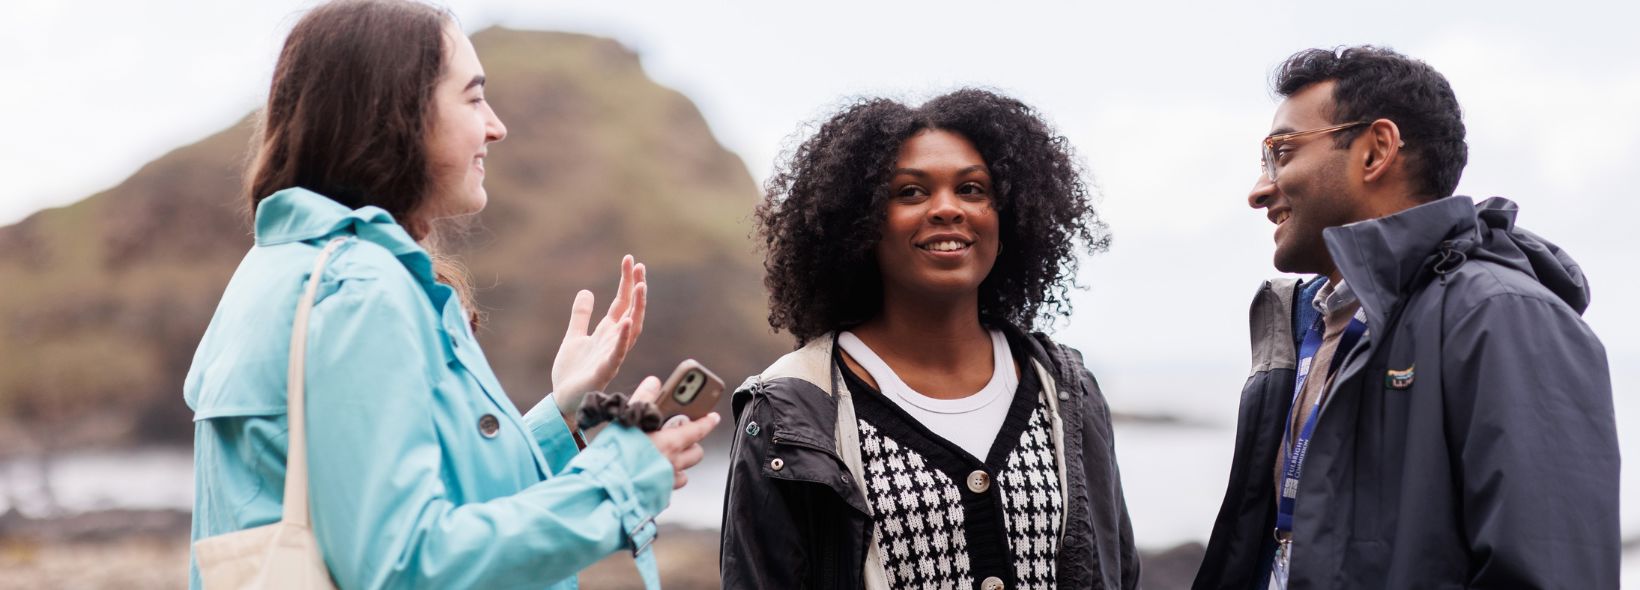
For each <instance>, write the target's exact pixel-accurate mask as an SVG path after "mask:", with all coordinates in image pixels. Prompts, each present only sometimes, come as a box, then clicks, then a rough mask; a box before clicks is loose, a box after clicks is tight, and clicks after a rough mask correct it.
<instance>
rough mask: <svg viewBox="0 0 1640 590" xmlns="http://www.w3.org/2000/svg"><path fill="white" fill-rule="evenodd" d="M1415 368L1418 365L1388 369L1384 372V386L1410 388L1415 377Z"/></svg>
mask: <svg viewBox="0 0 1640 590" xmlns="http://www.w3.org/2000/svg"><path fill="white" fill-rule="evenodd" d="M1417 368H1418V365H1412V366H1410V367H1407V368H1405V369H1401V370H1399V371H1397V370H1395V369H1390V370H1389V371H1387V372H1385V373H1384V386H1385V387H1388V388H1390V389H1402V390H1405V389H1411V388H1412V380H1413V378H1414V377H1416V375H1415V370H1416V369H1417Z"/></svg>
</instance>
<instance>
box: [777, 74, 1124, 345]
mask: <svg viewBox="0 0 1640 590" xmlns="http://www.w3.org/2000/svg"><path fill="white" fill-rule="evenodd" d="M930 129H937V130H943V131H950V132H953V133H956V134H958V135H961V136H963V137H964V138H966V139H967V140H968V141H970V142H972V143H973V144H974V147H975V148H977V149H978V150H979V153H980V155H981V157H983V158H984V159H985V164H986V166H987V167H988V168H989V169H990V173H991V178H992V184H993V187H994V191H993V198H994V205H993V206H994V207H995V208H996V209H997V212H998V217H999V226H1000V227H999V230H1000V232H999V233H1000V235H999V238H1000V242H1001V244H1002V251H1001V252H1000V253H999V254H998V256H997V261H996V265H995V266H994V267H992V269H991V274H990V275H988V276H987V277H986V278H985V280H984V281H983V282H982V283H981V284H980V288H979V313H980V321H981V322H982V323H984V324H985V325H988V326H1000V325H1004V324H1006V325H1012V326H1016V327H1020V328H1025V329H1029V328H1032V327H1034V326H1035V324H1036V322H1037V320H1038V319H1042V318H1045V317H1049V316H1051V315H1055V314H1058V315H1064V314H1068V313H1069V312H1070V307H1071V306H1070V302H1069V300H1068V299H1067V295H1068V294H1069V290H1070V288H1072V287H1074V286H1076V283H1075V278H1076V268H1077V259H1076V251H1075V245H1076V243H1077V242H1080V243H1081V244H1083V245H1085V246H1086V248H1087V251H1088V252H1089V253H1090V254H1091V253H1094V252H1099V251H1102V250H1105V249H1106V248H1107V247H1108V246H1109V243H1110V238H1109V234H1108V232H1107V231H1106V226H1105V224H1104V223H1103V222H1101V221H1100V220H1099V217H1098V216H1097V214H1096V213H1095V212H1094V209H1093V206H1092V203H1091V202H1090V189H1089V188H1088V183H1087V182H1085V181H1084V177H1085V174H1084V172H1083V170H1082V168H1081V166H1080V165H1079V164H1078V163H1077V160H1076V159H1075V157H1074V156H1073V154H1072V150H1071V147H1070V143H1069V142H1068V141H1067V140H1066V139H1065V138H1064V137H1063V136H1060V135H1058V134H1057V133H1056V132H1055V131H1054V130H1053V129H1052V128H1051V127H1049V125H1048V124H1047V123H1046V122H1044V121H1043V120H1042V118H1041V116H1040V115H1039V114H1038V113H1037V112H1036V110H1035V109H1032V108H1031V107H1029V106H1027V105H1025V104H1024V103H1022V102H1020V101H1018V100H1015V99H1013V98H1009V97H1007V96H1002V95H1000V94H996V93H993V92H989V91H985V90H977V89H962V90H958V91H955V92H951V93H949V94H945V95H943V96H940V97H938V98H935V99H933V100H930V101H928V102H926V103H924V104H922V105H921V106H918V107H915V108H912V107H909V106H906V105H904V104H901V103H899V102H896V101H893V100H888V99H882V98H875V99H862V100H859V101H856V102H854V103H853V104H851V105H849V106H847V107H845V108H843V109H842V112H840V113H837V114H836V115H834V116H832V117H831V118H830V119H828V120H826V121H825V122H824V123H822V124H820V126H819V128H818V129H817V130H816V131H815V132H814V134H813V135H812V136H811V137H808V138H807V139H806V140H805V141H803V142H802V143H801V144H800V145H799V146H798V147H797V148H796V149H795V150H793V151H791V152H789V153H788V154H787V156H786V157H785V158H784V161H783V162H782V163H781V165H780V166H779V168H778V169H777V170H776V172H775V175H774V176H773V177H772V178H770V179H769V181H768V184H767V185H766V187H765V191H766V194H765V197H764V200H763V202H762V203H761V204H759V205H758V207H757V210H756V213H755V214H754V217H755V220H756V224H757V236H758V239H759V240H760V242H761V246H762V248H763V250H764V252H765V254H766V257H765V258H764V261H763V267H764V270H765V271H766V276H765V278H764V281H763V282H764V285H765V286H767V287H768V290H769V325H770V326H772V327H773V328H775V329H776V330H786V331H788V332H790V333H791V334H792V336H794V337H795V338H796V339H797V343H798V345H799V346H801V345H802V344H804V343H806V342H808V341H809V340H810V339H812V338H815V337H817V336H820V335H823V334H826V333H828V332H831V331H834V330H840V329H846V328H849V327H852V326H855V325H858V324H860V323H861V322H864V321H866V320H868V319H871V318H872V317H873V316H874V315H876V314H877V313H878V311H880V309H881V306H882V298H883V291H882V277H881V274H880V272H879V269H878V268H877V260H876V256H875V255H874V247H875V246H876V244H877V242H878V241H879V240H880V239H881V236H882V225H883V220H884V218H885V215H886V213H887V206H888V199H889V187H888V181H889V176H890V170H891V169H892V168H893V166H894V162H895V159H896V158H897V157H898V154H899V150H900V144H901V143H903V142H905V140H906V139H908V138H910V137H911V136H912V135H915V134H917V133H918V132H920V131H923V130H930Z"/></svg>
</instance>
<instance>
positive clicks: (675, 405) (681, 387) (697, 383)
mask: <svg viewBox="0 0 1640 590" xmlns="http://www.w3.org/2000/svg"><path fill="white" fill-rule="evenodd" d="M721 397H723V380H722V379H719V378H718V376H717V375H714V374H712V371H710V370H708V369H707V368H706V366H705V365H702V364H700V363H699V362H696V361H695V359H684V361H683V362H681V363H678V368H677V369H674V370H673V371H672V376H671V377H667V378H666V382H665V383H664V384H662V385H661V396H660V399H659V400H657V401H656V402H655V408H656V409H658V410H660V413H661V418H662V419H666V420H670V419H671V418H672V417H674V416H680V415H681V416H688V417H689V419H690V420H699V419H701V418H702V417H704V416H706V414H708V413H711V411H712V408H715V407H717V402H718V399H719V398H721Z"/></svg>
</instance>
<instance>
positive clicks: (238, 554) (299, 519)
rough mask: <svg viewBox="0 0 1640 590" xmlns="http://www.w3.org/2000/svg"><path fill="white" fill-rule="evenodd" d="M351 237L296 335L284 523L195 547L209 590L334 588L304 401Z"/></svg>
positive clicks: (305, 303)
mask: <svg viewBox="0 0 1640 590" xmlns="http://www.w3.org/2000/svg"><path fill="white" fill-rule="evenodd" d="M345 240H346V238H336V239H334V240H331V241H330V242H329V243H327V244H325V248H324V250H323V251H321V252H320V253H319V259H318V261H317V262H314V264H313V274H312V275H309V276H308V282H307V289H306V290H305V291H304V292H303V293H302V299H301V302H300V303H298V304H297V306H296V321H295V322H294V324H293V325H292V326H291V334H290V370H289V373H288V374H287V375H286V377H285V381H286V385H285V392H286V396H287V399H286V400H285V414H286V421H287V422H289V426H290V436H289V439H290V444H289V447H288V448H287V449H286V453H285V505H284V515H283V516H282V517H281V518H280V519H279V522H276V523H273V524H269V525H263V526H259V527H256V528H252V529H245V530H242V531H235V532H232V533H227V534H223V535H217V536H215V537H211V538H208V539H201V540H200V541H199V542H197V543H194V558H195V559H196V560H198V562H199V576H200V578H201V579H202V580H203V581H204V583H205V588H207V589H208V590H238V589H253V588H255V589H274V588H278V589H285V588H290V589H304V590H311V589H331V588H335V587H336V585H335V584H334V583H332V582H331V581H330V572H329V571H328V570H326V569H325V561H324V558H323V557H322V556H321V555H320V553H319V540H318V539H316V538H314V536H313V528H312V527H311V526H310V525H309V522H310V521H309V514H308V469H307V467H308V466H307V417H306V416H305V415H304V410H305V409H306V408H307V403H306V399H305V397H304V396H303V389H304V383H303V382H304V381H305V375H306V370H305V363H304V361H305V360H306V358H307V328H308V315H309V313H310V312H312V311H313V299H314V297H315V294H316V293H317V292H318V289H319V277H320V276H322V273H323V271H324V269H325V263H326V262H328V261H329V260H330V256H331V254H334V253H335V252H336V248H337V247H339V246H341V244H342V242H343V241H345Z"/></svg>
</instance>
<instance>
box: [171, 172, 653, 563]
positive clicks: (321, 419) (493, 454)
mask: <svg viewBox="0 0 1640 590" xmlns="http://www.w3.org/2000/svg"><path fill="white" fill-rule="evenodd" d="M339 236H340V237H346V238H347V240H346V242H344V243H343V244H342V246H341V248H340V249H339V250H338V251H337V253H336V254H335V256H334V258H332V260H331V262H330V263H329V265H328V266H327V267H326V268H325V270H324V272H323V276H322V277H321V279H320V280H321V282H320V284H319V290H318V301H317V303H316V305H315V307H314V308H313V315H312V319H311V324H310V328H309V335H308V359H307V406H308V407H307V423H308V427H307V429H308V437H309V442H308V456H309V459H308V462H309V465H310V467H309V470H310V472H311V473H310V482H309V485H310V488H311V489H310V493H311V496H312V498H313V500H312V504H311V505H312V512H313V525H314V532H315V534H316V535H317V536H318V539H319V546H320V548H321V551H322V552H323V554H324V558H325V564H326V565H327V566H328V567H329V568H330V572H331V576H332V577H333V578H334V579H335V581H336V582H337V583H338V585H340V586H341V587H342V588H376V587H436V588H474V587H480V588H542V587H551V588H574V587H575V585H576V581H575V573H576V572H577V571H579V570H580V569H582V568H584V567H586V566H588V565H591V564H592V563H593V562H596V561H598V560H599V559H600V558H602V557H604V556H606V555H608V554H610V553H612V552H615V551H617V550H619V549H622V548H629V549H630V548H633V547H647V545H648V541H650V540H652V539H653V537H654V523H653V517H654V515H655V514H656V513H658V512H659V511H660V510H661V509H662V508H664V507H665V506H666V505H667V502H668V501H669V500H670V496H671V491H672V468H671V464H670V463H669V462H668V461H667V460H666V458H665V457H663V456H661V454H660V453H658V452H657V451H656V450H655V447H654V446H653V445H652V444H650V442H649V439H648V438H647V437H645V436H644V434H643V433H641V432H638V431H636V430H633V429H630V428H626V427H622V426H611V427H609V428H607V429H605V430H604V431H603V433H602V434H601V435H599V436H598V438H597V439H596V440H595V441H593V442H592V443H591V444H590V445H589V446H588V447H587V448H586V449H584V450H579V451H577V445H576V443H575V438H574V436H573V435H572V434H571V432H570V430H569V427H568V426H567V425H566V424H565V423H564V420H563V419H562V418H561V417H560V416H559V413H558V409H557V406H556V404H555V403H554V402H553V400H552V398H551V396H548V398H547V399H545V400H542V402H541V403H539V404H537V405H536V406H535V408H534V409H532V410H530V412H529V413H528V414H525V415H522V416H520V415H519V413H518V410H517V408H515V407H514V406H513V404H512V402H511V401H509V400H508V399H507V395H506V394H505V393H503V392H502V391H501V385H500V383H498V382H497V381H496V378H495V375H494V374H493V373H492V372H491V371H490V366H489V363H488V362H487V361H486V360H485V358H484V353H483V352H482V351H480V350H479V347H478V342H477V341H476V340H474V338H473V334H472V331H471V329H470V328H469V327H468V324H467V321H466V317H467V316H466V313H465V311H464V310H463V309H462V306H461V303H460V301H459V299H460V298H459V297H456V296H455V292H454V291H453V290H452V289H451V288H450V287H449V286H447V285H443V284H439V283H437V282H436V281H435V280H434V277H433V271H432V262H431V259H430V258H429V257H428V254H427V252H426V251H425V250H423V249H422V248H421V247H420V246H418V245H417V244H416V243H415V241H414V240H412V239H411V238H410V236H409V234H407V233H406V232H405V231H404V229H403V228H402V227H400V226H399V225H397V224H396V223H394V221H393V219H392V217H391V216H389V215H388V214H387V212H385V211H383V210H381V209H378V208H375V207H364V208H362V209H358V210H349V209H348V208H346V207H344V206H342V205H341V204H338V203H336V202H335V201H332V200H330V199H328V198H325V197H324V196H321V195H319V194H317V193H314V192H311V191H307V190H303V189H299V188H295V189H287V190H284V191H280V192H278V193H276V194H274V195H273V196H271V197H269V198H267V199H266V200H264V201H262V203H261V204H260V205H259V206H258V208H257V211H256V246H255V247H254V248H252V249H251V251H250V253H248V254H246V256H245V259H244V261H243V262H241V263H240V266H239V269H238V270H237V271H236V272H235V273H234V276H233V280H232V281H231V282H230V283H229V284H228V288H227V291H226V292H225V293H223V295H222V302H221V304H220V305H219V306H218V307H217V310H216V315H215V316H214V317H213V318H211V325H210V328H209V329H208V330H207V331H206V333H205V337H204V340H203V341H202V342H200V345H199V350H198V352H196V353H195V355H194V363H193V367H192V368H191V369H189V371H188V378H187V382H186V384H185V385H184V397H185V398H186V400H187V402H188V405H189V407H191V408H193V410H194V412H195V413H194V485H195V490H194V522H193V539H194V540H196V541H197V540H199V539H203V538H206V537H211V536H215V535H220V534H223V533H228V532H232V531H236V530H240V529H245V528H250V527H255V526H260V525H264V524H269V523H272V522H275V521H277V520H279V516H280V506H281V500H282V497H283V495H284V474H285V448H286V442H287V441H286V438H285V436H286V422H285V372H286V368H287V362H288V358H289V357H288V354H289V349H290V334H291V323H292V321H293V319H294V317H295V311H296V303H297V299H298V297H299V295H300V289H301V288H302V286H303V284H304V281H305V280H306V278H307V275H308V274H309V273H310V272H311V269H312V266H313V262H314V260H315V258H316V256H317V255H318V253H319V250H320V248H321V247H322V246H323V245H324V243H325V242H327V241H329V240H330V239H331V238H334V237H339ZM189 584H190V586H191V587H193V588H196V589H197V588H199V587H200V579H199V569H198V565H197V564H196V563H194V562H193V561H192V558H190V563H189Z"/></svg>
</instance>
